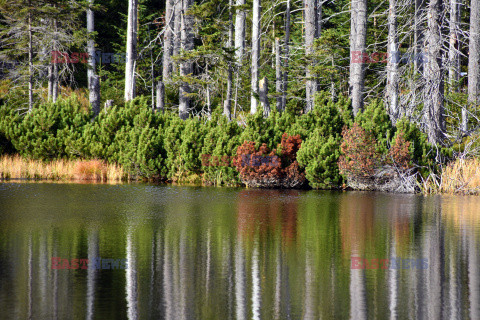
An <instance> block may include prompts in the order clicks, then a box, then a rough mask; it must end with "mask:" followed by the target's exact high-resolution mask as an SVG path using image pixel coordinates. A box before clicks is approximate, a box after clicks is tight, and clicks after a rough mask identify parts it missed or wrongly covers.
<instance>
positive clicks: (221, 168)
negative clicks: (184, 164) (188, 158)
mask: <svg viewBox="0 0 480 320" xmlns="http://www.w3.org/2000/svg"><path fill="white" fill-rule="evenodd" d="M241 132H242V129H241V128H240V126H239V125H238V124H237V122H235V121H228V120H227V118H226V117H224V116H221V115H219V114H218V113H214V114H213V115H212V119H211V121H209V122H208V123H207V128H206V134H205V138H204V141H203V148H202V152H201V155H200V157H201V160H203V161H202V171H203V180H204V182H206V183H207V184H215V185H221V184H226V185H237V184H239V183H240V181H239V179H238V172H237V170H235V168H234V167H233V166H232V163H231V159H232V158H233V157H234V156H235V154H236V150H237V148H238V146H239V145H240V134H241ZM222 159H226V160H227V161H228V165H224V163H223V162H222Z"/></svg>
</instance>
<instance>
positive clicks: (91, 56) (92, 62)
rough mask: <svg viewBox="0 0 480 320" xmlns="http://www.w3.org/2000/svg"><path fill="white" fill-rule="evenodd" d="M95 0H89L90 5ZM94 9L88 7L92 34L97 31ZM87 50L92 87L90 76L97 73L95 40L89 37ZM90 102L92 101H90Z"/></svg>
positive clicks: (88, 20) (88, 75)
mask: <svg viewBox="0 0 480 320" xmlns="http://www.w3.org/2000/svg"><path fill="white" fill-rule="evenodd" d="M93 1H94V0H88V2H89V4H90V5H93ZM94 21H95V20H94V15H93V10H92V9H90V8H89V9H87V33H89V34H91V33H92V32H94V31H95V22H94ZM87 51H88V69H87V78H88V79H87V81H88V87H89V88H90V81H91V80H90V78H91V77H92V76H94V75H95V41H94V40H93V39H89V40H88V41H87ZM90 103H92V102H91V101H90Z"/></svg>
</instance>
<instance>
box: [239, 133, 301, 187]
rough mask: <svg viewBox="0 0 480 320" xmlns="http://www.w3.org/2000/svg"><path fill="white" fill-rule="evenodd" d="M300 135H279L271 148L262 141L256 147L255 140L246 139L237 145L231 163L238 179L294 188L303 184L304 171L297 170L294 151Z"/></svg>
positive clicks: (252, 183) (250, 184)
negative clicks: (278, 140) (237, 174)
mask: <svg viewBox="0 0 480 320" xmlns="http://www.w3.org/2000/svg"><path fill="white" fill-rule="evenodd" d="M301 144H302V139H300V136H299V135H296V136H289V135H288V134H287V133H284V134H283V135H282V140H281V143H280V144H279V145H278V147H277V149H278V152H277V150H276V149H274V150H272V151H270V150H269V149H268V147H267V145H266V144H265V143H264V144H262V145H261V146H260V148H259V149H258V150H257V149H256V148H255V142H253V141H245V142H244V143H243V144H242V145H240V146H239V147H238V149H237V155H236V156H235V157H234V158H233V165H234V166H235V168H236V169H237V171H238V172H239V173H240V179H241V180H242V182H243V183H245V184H246V185H247V186H251V187H281V188H295V187H300V186H302V185H303V184H305V174H304V173H303V172H302V171H301V170H300V168H299V165H298V162H297V160H296V158H297V151H298V150H299V149H300V146H301Z"/></svg>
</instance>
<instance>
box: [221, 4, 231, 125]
mask: <svg viewBox="0 0 480 320" xmlns="http://www.w3.org/2000/svg"><path fill="white" fill-rule="evenodd" d="M228 16H229V17H228V44H227V47H228V48H233V46H234V44H233V0H229V2H228ZM232 91H233V68H232V63H231V62H230V61H229V62H228V78H227V98H226V100H225V101H224V102H223V114H224V115H225V116H226V117H227V118H228V120H231V119H232Z"/></svg>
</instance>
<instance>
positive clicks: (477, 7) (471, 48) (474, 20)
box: [463, 0, 480, 129]
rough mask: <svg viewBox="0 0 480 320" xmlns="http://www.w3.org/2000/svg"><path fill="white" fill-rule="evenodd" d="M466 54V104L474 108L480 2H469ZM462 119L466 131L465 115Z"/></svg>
mask: <svg viewBox="0 0 480 320" xmlns="http://www.w3.org/2000/svg"><path fill="white" fill-rule="evenodd" d="M468 52H469V57H468V102H469V103H470V104H471V105H472V106H473V107H476V106H477V105H478V103H479V98H480V0H472V1H471V9H470V41H469V45H468ZM463 118H464V121H465V125H464V127H465V129H468V128H467V124H466V122H467V115H466V114H465V117H463Z"/></svg>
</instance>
